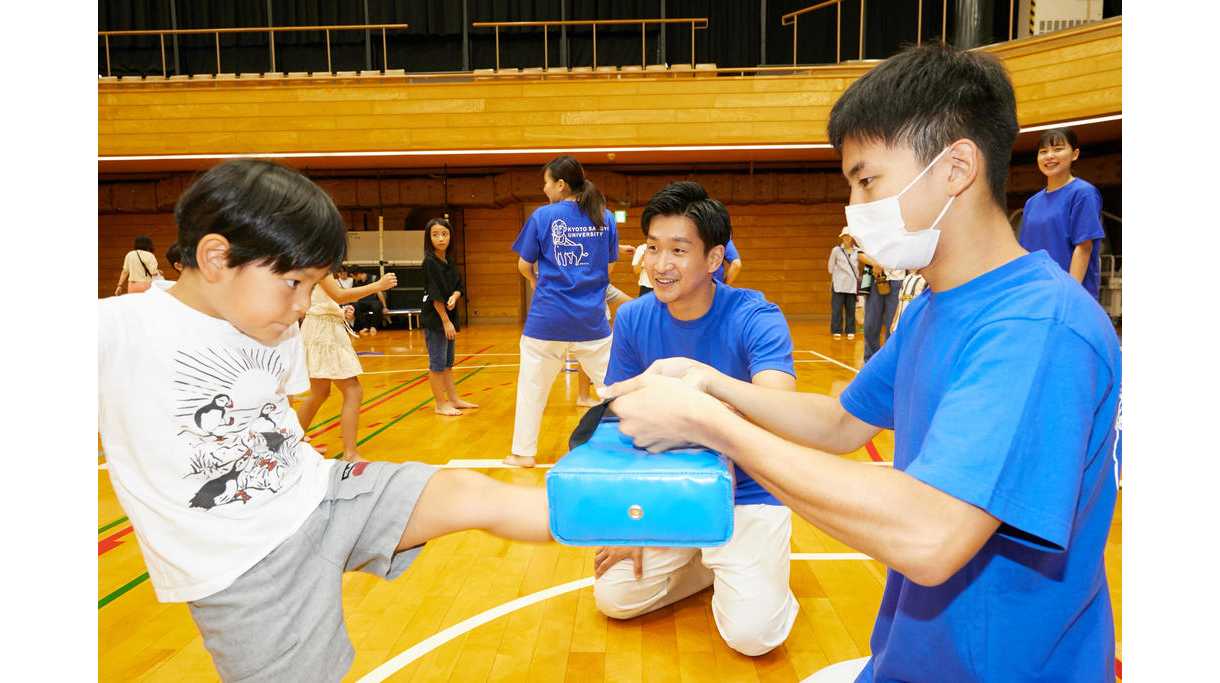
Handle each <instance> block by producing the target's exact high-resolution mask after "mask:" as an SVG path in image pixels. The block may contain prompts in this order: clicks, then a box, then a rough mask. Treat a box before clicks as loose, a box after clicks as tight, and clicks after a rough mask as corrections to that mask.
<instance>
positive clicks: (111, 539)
mask: <svg viewBox="0 0 1220 683" xmlns="http://www.w3.org/2000/svg"><path fill="white" fill-rule="evenodd" d="M135 530H136V528H135V527H132V526H129V527H127V528H126V529H120V530H119V531H116V532H114V533H113V534H110V535H109V536H107V537H106V538H103V539H102V540H100V541H98V542H97V554H98V557H101V556H102V554H103V553H108V552H110V551H111V550H114V549H115V548H117V547H119V546H120V545H121V542H120V541H119V539H120V538H122V537H124V536H126V535H127V534H130V533H131V532H133V531H135Z"/></svg>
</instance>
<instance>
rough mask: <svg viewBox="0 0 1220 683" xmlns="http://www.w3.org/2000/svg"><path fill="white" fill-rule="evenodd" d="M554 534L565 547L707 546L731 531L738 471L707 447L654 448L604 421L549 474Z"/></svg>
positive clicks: (719, 542) (722, 540) (726, 537)
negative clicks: (634, 441) (638, 443)
mask: <svg viewBox="0 0 1220 683" xmlns="http://www.w3.org/2000/svg"><path fill="white" fill-rule="evenodd" d="M546 495H547V502H548V503H549V505H550V516H551V535H552V536H554V537H555V540H557V541H559V542H560V543H563V544H565V545H577V546H603V545H607V546H611V545H613V546H653V547H696V548H707V547H713V546H719V545H724V544H725V543H727V542H728V540H729V538H730V537H731V536H732V535H733V473H732V469H731V467H730V465H729V461H728V459H726V458H725V457H724V456H723V455H721V454H719V453H717V452H715V451H710V450H707V449H705V448H683V449H679V450H673V451H666V452H664V453H649V452H647V451H645V450H641V449H638V448H636V447H635V446H634V445H632V443H631V439H630V437H627V436H624V435H623V434H622V433H621V432H619V430H618V421H617V420H615V421H610V422H602V423H600V424H598V425H597V428H596V429H595V430H594V431H593V435H592V436H591V437H590V438H589V440H588V441H586V442H585V443H583V444H581V445H579V446H577V447H576V448H574V449H572V450H571V451H570V452H568V454H567V455H565V456H564V457H563V458H561V459H560V460H559V462H557V463H555V466H554V467H552V468H551V469H550V471H549V472H547V475H546Z"/></svg>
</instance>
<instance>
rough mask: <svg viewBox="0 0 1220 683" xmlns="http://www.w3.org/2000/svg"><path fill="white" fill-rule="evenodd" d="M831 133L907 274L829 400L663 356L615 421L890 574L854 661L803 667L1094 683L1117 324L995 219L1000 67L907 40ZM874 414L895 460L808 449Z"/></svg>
mask: <svg viewBox="0 0 1220 683" xmlns="http://www.w3.org/2000/svg"><path fill="white" fill-rule="evenodd" d="M829 134H830V135H829V137H830V140H831V142H832V143H833V144H834V146H835V148H836V149H837V150H839V152H840V154H841V156H842V168H843V174H844V176H846V178H847V180H848V183H849V185H850V186H851V202H852V203H851V205H850V206H848V207H847V211H846V213H847V224H848V228H849V232H850V233H851V234H852V235H853V236H854V237H855V238H856V240H857V241H858V242H859V243H860V247H861V248H862V249H863V250H864V251H865V252H866V253H867V254H868V255H869V256H870V257H871V258H872V259H873V260H875V261H877V262H879V263H880V264H881V265H882V266H883V267H885V268H895V269H899V268H901V269H913V270H918V271H920V274H921V275H922V276H923V277H924V278H925V279H926V280H927V284H928V289H927V291H925V292H924V293H923V294H921V295H920V296H919V297H918V298H916V299H915V300H913V301H911V302H910V305H909V307H908V308H907V310H906V312H905V313H904V314H903V319H902V325H900V326H899V327H898V328H897V330H896V331H895V332H894V335H893V337H892V338H891V339H890V340H889V342H887V343H886V345H885V346H883V347H881V349H880V350H879V351H878V352H877V353H876V355H875V356H874V357H873V358H872V359H871V360H870V361H869V363H868V364H867V365H865V366H864V368H862V369H861V370H860V373H859V375H857V377H856V379H855V380H854V381H853V382H852V383H851V385H849V386H848V388H847V389H846V390H845V391H844V392H843V394H842V395H841V396H839V397H838V398H837V399H836V398H832V397H829V396H821V395H816V394H811V393H798V394H795V395H794V394H792V393H787V392H778V391H770V390H768V389H766V388H764V387H757V386H751V385H749V384H747V383H744V382H740V381H737V380H733V379H731V378H728V377H726V376H724V375H723V374H721V373H719V372H717V371H716V370H714V369H712V368H709V367H707V366H705V365H702V364H699V363H696V362H695V361H692V360H689V359H684V358H671V359H665V360H662V361H658V362H657V363H654V364H653V366H652V367H651V368H649V371H648V372H647V373H645V374H644V375H641V376H639V377H637V378H634V379H631V380H628V381H626V382H622V383H619V384H615V385H612V386H610V387H607V391H606V395H607V396H608V397H615V401H614V404H613V409H614V411H615V412H616V413H617V414H618V415H619V417H620V419H621V420H622V422H621V424H620V428H621V429H622V431H623V432H624V433H625V434H628V435H630V436H632V437H633V438H634V440H635V443H636V444H637V445H640V446H642V447H648V448H660V447H664V446H666V445H668V444H671V443H674V442H677V441H694V442H696V443H700V444H703V445H706V446H708V447H710V448H712V449H715V450H718V451H720V452H722V453H724V454H725V455H727V456H729V457H730V458H732V459H733V460H734V461H735V462H736V463H737V464H738V465H740V466H742V467H743V468H744V469H746V470H747V471H749V472H750V474H751V475H752V476H753V478H754V479H755V481H757V482H759V483H760V484H762V485H763V486H764V487H765V488H766V489H767V490H769V491H771V492H772V493H774V494H775V495H776V496H777V497H778V498H779V499H780V500H781V501H782V502H784V503H785V504H787V505H788V506H789V507H790V508H791V509H792V511H793V512H795V513H796V514H799V515H801V516H802V517H804V518H805V519H807V520H808V521H810V522H811V523H813V524H815V525H816V526H818V527H819V528H821V529H823V530H824V531H826V532H827V533H829V534H830V535H832V536H834V537H835V538H837V539H838V540H840V541H842V542H843V543H846V544H847V545H849V546H852V547H854V548H857V549H859V550H860V551H862V552H865V553H867V554H869V555H870V556H872V557H874V558H876V559H878V560H880V561H881V562H884V563H885V564H886V565H887V566H888V567H889V573H888V576H887V579H886V588H885V595H884V597H883V598H882V602H881V607H880V610H879V612H878V614H877V620H876V624H875V626H874V629H873V636H872V641H871V643H870V650H871V652H872V656H871V657H870V658H868V659H867V660H862V661H859V662H855V663H854V664H852V665H845V669H846V670H849V673H848V674H847V675H848V676H849V677H847V678H833V677H832V676H833V675H834V674H831V673H830V672H827V673H826V675H825V676H822V675H820V674H819V675H815V676H814V677H813V678H812V679H810V680H814V681H830V680H853V679H854V680H856V681H865V682H868V681H929V680H937V681H979V680H1081V681H1084V680H1088V681H1104V680H1114V622H1113V611H1112V608H1111V606H1110V595H1109V590H1108V588H1107V586H1106V574H1105V568H1104V562H1103V550H1104V549H1105V544H1106V538H1107V535H1108V533H1109V530H1110V522H1111V519H1112V516H1113V510H1114V503H1115V499H1116V496H1117V487H1116V477H1115V474H1114V471H1113V469H1112V460H1111V456H1112V451H1113V443H1114V438H1115V419H1116V415H1117V410H1118V396H1119V388H1120V359H1119V349H1118V339H1117V337H1116V335H1115V334H1114V329H1113V327H1112V326H1111V325H1110V323H1109V320H1108V319H1107V318H1106V315H1105V313H1104V312H1103V311H1102V310H1101V308H1100V307H1099V306H1098V305H1097V303H1096V302H1095V301H1093V300H1092V298H1091V297H1090V296H1089V295H1088V293H1087V292H1085V291H1084V289H1083V288H1081V287H1080V286H1079V285H1078V284H1077V283H1076V281H1075V280H1073V279H1072V278H1071V277H1070V276H1069V275H1068V274H1067V273H1065V272H1063V270H1062V269H1061V268H1059V266H1058V265H1056V264H1055V263H1054V262H1053V261H1052V260H1051V259H1050V258H1049V257H1047V255H1046V254H1045V253H1042V252H1038V253H1034V254H1030V253H1028V252H1026V251H1025V250H1024V249H1022V248H1021V246H1020V245H1019V244H1017V242H1016V239H1015V238H1014V236H1013V234H1012V230H1011V228H1010V227H1009V225H1008V221H1007V218H1006V216H1005V210H1004V206H1005V192H1004V184H1005V180H1006V176H1007V171H1008V164H1009V162H1010V159H1011V153H1012V145H1013V142H1014V141H1015V139H1016V135H1017V121H1016V104H1015V97H1014V95H1013V90H1012V84H1011V83H1010V82H1009V80H1008V77H1007V75H1006V74H1005V72H1004V69H1003V67H1002V66H1001V65H1000V64H999V62H997V61H996V60H995V58H993V57H991V56H989V55H987V54H985V53H979V52H960V51H957V50H954V49H952V48H948V47H942V46H925V47H920V48H914V49H911V50H907V51H905V52H903V53H901V54H899V55H897V56H895V57H892V58H890V59H888V60H886V61H885V62H883V63H882V64H880V65H879V66H877V67H875V68H874V69H873V70H872V71H870V72H869V73H868V74H866V75H865V76H863V77H862V78H860V79H859V80H857V81H856V82H855V83H853V84H852V85H851V86H850V87H849V88H848V89H847V90H846V92H844V94H843V96H842V97H841V98H840V99H839V101H838V102H837V103H836V104H835V106H834V108H833V109H832V111H831V114H830V125H829ZM725 404H728V405H729V406H731V407H732V408H733V409H735V410H736V411H739V412H740V413H741V415H740V416H739V415H737V414H736V413H735V412H734V411H733V410H731V409H730V408H728V407H726V405H725ZM743 416H744V417H743ZM881 429H893V430H894V467H893V468H880V467H870V466H868V465H867V464H865V463H860V462H855V461H850V460H845V459H842V458H837V457H834V456H833V455H830V454H829V453H838V454H844V453H851V452H853V451H855V450H856V449H859V448H861V447H862V446H864V445H865V444H866V443H868V441H869V440H870V439H871V438H872V437H873V436H874V435H876V434H877V433H878V432H879V431H880V430H881ZM843 670H844V669H839V671H837V672H836V673H840V674H841V673H842V671H843Z"/></svg>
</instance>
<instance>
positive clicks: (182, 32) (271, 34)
mask: <svg viewBox="0 0 1220 683" xmlns="http://www.w3.org/2000/svg"><path fill="white" fill-rule="evenodd" d="M407 28H410V26H409V25H408V24H340V25H334V26H266V27H259V28H180V29H159V30H146V31H98V32H97V35H98V37H99V38H101V39H102V42H103V44H104V45H105V49H106V75H107V76H110V75H111V73H110V39H111V38H112V37H120V36H160V39H161V41H160V42H161V76H162V77H165V76H167V75H168V71H167V69H166V65H165V36H186V35H199V34H208V33H211V34H214V35H215V36H216V73H217V74H220V73H221V70H220V34H222V33H226V34H227V33H266V34H268V40H269V41H270V43H271V68H270V69H269V71H275V34H276V33H291V32H298V31H322V32H323V33H325V34H326V70H327V71H329V72H331V73H333V72H334V67H333V66H332V64H331V58H330V32H331V31H370V30H376V29H380V30H381V69H382V71H383V72H384V71H388V70H389V62H390V53H389V50H388V49H387V48H388V45H387V43H386V35H385V32H386V30H387V29H389V30H395V29H397V30H403V29H407Z"/></svg>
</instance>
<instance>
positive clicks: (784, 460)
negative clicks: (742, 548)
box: [691, 394, 999, 585]
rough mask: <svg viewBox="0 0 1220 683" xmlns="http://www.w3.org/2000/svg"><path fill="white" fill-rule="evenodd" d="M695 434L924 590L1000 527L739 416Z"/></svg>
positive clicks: (806, 515) (884, 471)
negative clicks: (781, 436) (792, 440)
mask: <svg viewBox="0 0 1220 683" xmlns="http://www.w3.org/2000/svg"><path fill="white" fill-rule="evenodd" d="M788 397H789V398H791V395H790V394H789V395H788ZM691 433H692V434H693V435H694V436H695V440H696V441H697V442H699V443H701V444H704V445H706V446H708V447H709V448H712V449H714V450H717V451H720V452H722V453H724V454H725V455H727V456H729V457H730V458H732V459H733V461H734V462H736V463H737V464H738V465H740V466H741V467H742V468H744V469H745V470H746V471H747V472H749V474H750V475H751V476H752V477H753V478H754V479H755V480H756V481H757V482H758V483H759V484H760V485H762V486H763V487H764V488H766V489H767V490H768V491H770V492H771V493H773V494H774V495H775V496H776V497H778V498H779V499H780V500H781V501H782V502H783V503H784V504H785V505H787V506H788V507H789V508H791V509H792V511H793V512H794V513H796V514H797V515H799V516H800V517H802V518H803V519H805V520H807V521H809V522H810V523H812V524H813V525H815V526H817V527H818V528H819V529H822V530H823V531H825V532H826V533H828V534H830V535H831V536H833V537H834V538H836V539H838V540H839V541H841V542H843V543H845V544H847V545H849V546H851V547H852V548H855V549H857V550H859V551H861V552H863V553H866V554H868V555H869V556H871V557H873V558H876V559H877V560H880V561H881V562H883V563H884V564H886V565H887V566H889V567H892V568H893V569H895V570H897V571H899V572H901V573H902V574H904V575H906V576H907V577H909V578H911V579H912V580H913V581H915V582H917V583H921V584H923V585H936V584H938V583H941V582H943V581H945V580H947V579H948V578H949V577H950V576H951V575H952V574H953V573H956V571H957V570H958V569H959V568H960V567H961V566H962V565H963V564H965V562H966V561H968V560H969V559H970V558H971V557H973V556H974V554H975V553H977V552H978V548H979V547H981V545H982V543H984V542H985V541H986V538H988V537H989V536H990V535H991V534H992V533H994V531H995V529H996V528H997V527H998V525H999V522H998V521H997V520H995V519H994V518H992V517H990V516H988V515H986V513H984V512H982V511H981V510H978V509H977V508H974V507H973V506H970V505H968V504H966V503H963V502H962V501H959V500H957V499H955V498H953V497H951V496H949V495H947V494H945V493H942V492H940V491H938V490H936V489H934V488H932V487H930V486H928V485H926V484H924V483H923V482H920V481H918V480H916V479H915V478H913V477H911V476H909V475H907V474H905V473H903V472H899V471H896V470H894V469H892V468H888V467H877V466H874V465H869V464H865V463H861V462H856V461H851V460H846V459H843V458H839V457H835V456H833V455H829V454H826V453H822V452H819V451H817V450H813V449H808V448H804V447H801V446H798V445H795V444H792V443H789V442H788V441H785V440H784V439H782V438H779V437H778V436H776V435H774V434H771V433H769V432H768V431H766V430H765V429H762V428H761V427H759V426H756V425H753V424H750V423H749V422H747V421H745V420H742V419H740V418H738V417H736V416H731V417H728V418H724V417H722V416H717V418H716V419H715V420H709V421H708V422H707V424H700V425H695V426H693V427H692V429H691ZM959 527H964V528H965V531H961V532H959V531H958V529H959Z"/></svg>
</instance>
